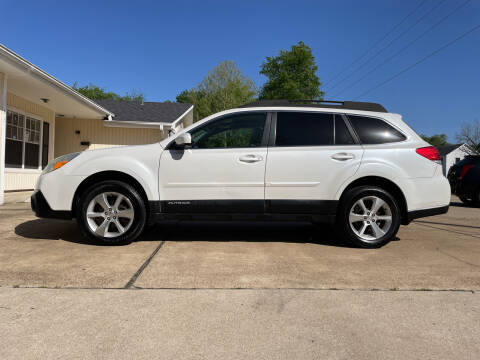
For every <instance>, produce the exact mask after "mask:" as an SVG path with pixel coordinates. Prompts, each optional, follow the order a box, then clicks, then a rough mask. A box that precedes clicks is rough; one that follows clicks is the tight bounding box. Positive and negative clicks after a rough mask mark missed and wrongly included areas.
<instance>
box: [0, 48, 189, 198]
mask: <svg viewBox="0 0 480 360" xmlns="http://www.w3.org/2000/svg"><path fill="white" fill-rule="evenodd" d="M192 123H193V105H191V104H180V103H158V102H157V103H155V102H116V101H109V100H102V101H92V100H90V99H88V98H87V97H85V96H83V95H82V94H80V93H78V92H77V91H75V90H74V89H72V88H71V87H70V86H68V85H66V84H64V83H62V82H61V81H59V80H58V79H56V78H54V77H53V76H52V75H50V74H48V73H46V72H45V71H43V70H42V69H40V68H38V67H37V66H35V65H33V64H32V63H30V62H29V61H27V60H25V59H24V58H22V57H21V56H19V55H18V54H16V53H14V52H13V51H11V50H10V49H8V48H6V47H5V46H3V45H1V44H0V204H3V201H4V191H15V190H26V189H33V187H34V185H35V182H36V180H37V178H38V177H39V175H40V173H41V171H42V168H44V167H45V166H46V164H47V163H48V162H49V161H50V160H52V159H54V158H55V157H58V156H61V155H64V154H68V153H71V152H76V151H84V150H91V149H99V148H106V147H113V146H121V145H134V144H147V143H154V142H158V141H160V140H162V139H163V138H165V137H167V136H168V135H169V133H170V132H172V131H173V132H175V131H177V130H178V129H180V128H183V127H186V126H188V125H190V124H192Z"/></svg>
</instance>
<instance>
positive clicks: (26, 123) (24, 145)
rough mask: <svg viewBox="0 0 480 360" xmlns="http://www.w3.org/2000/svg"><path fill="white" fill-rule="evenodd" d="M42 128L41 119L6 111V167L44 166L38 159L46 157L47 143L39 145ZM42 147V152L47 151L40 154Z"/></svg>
mask: <svg viewBox="0 0 480 360" xmlns="http://www.w3.org/2000/svg"><path fill="white" fill-rule="evenodd" d="M42 129H44V127H43V126H42V121H41V120H38V119H35V118H33V117H31V116H25V115H24V114H20V113H18V112H15V111H11V110H8V111H7V132H6V141H5V166H6V167H10V168H20V169H41V167H42V166H44V164H41V161H40V160H41V159H44V158H45V157H46V158H48V145H47V146H40V141H41V139H42ZM47 129H48V127H47ZM47 136H48V135H47ZM47 139H48V137H47ZM42 148H43V152H45V151H46V152H47V153H46V154H45V153H44V154H42ZM42 163H43V161H42Z"/></svg>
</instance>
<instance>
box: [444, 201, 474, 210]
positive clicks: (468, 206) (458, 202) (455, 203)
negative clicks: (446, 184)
mask: <svg viewBox="0 0 480 360" xmlns="http://www.w3.org/2000/svg"><path fill="white" fill-rule="evenodd" d="M450 206H455V207H463V208H472V209H478V206H473V205H467V204H464V203H462V202H460V201H452V202H451V203H450Z"/></svg>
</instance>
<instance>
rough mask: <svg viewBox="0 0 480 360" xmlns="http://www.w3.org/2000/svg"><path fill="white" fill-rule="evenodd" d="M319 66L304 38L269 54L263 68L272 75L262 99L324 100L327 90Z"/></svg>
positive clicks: (265, 72) (263, 70) (264, 86)
mask: <svg viewBox="0 0 480 360" xmlns="http://www.w3.org/2000/svg"><path fill="white" fill-rule="evenodd" d="M317 69H318V67H317V65H315V57H314V56H313V54H312V49H310V47H309V46H307V45H305V44H304V43H303V42H302V41H300V42H299V43H298V44H297V45H293V46H292V48H291V50H282V51H280V55H278V56H274V57H267V58H266V59H265V61H264V62H263V64H262V67H261V70H260V74H262V75H265V76H266V77H267V78H268V80H267V82H266V83H265V84H264V85H263V87H262V90H261V91H260V99H289V100H300V99H308V100H322V99H323V95H324V94H325V93H324V92H323V91H321V90H320V86H321V85H322V83H321V82H320V79H319V78H318V76H317V74H316V72H317Z"/></svg>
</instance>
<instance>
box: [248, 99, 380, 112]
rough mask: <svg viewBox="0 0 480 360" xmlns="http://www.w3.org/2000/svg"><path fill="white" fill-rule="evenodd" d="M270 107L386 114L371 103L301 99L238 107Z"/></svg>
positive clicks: (261, 101)
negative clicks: (296, 107)
mask: <svg viewBox="0 0 480 360" xmlns="http://www.w3.org/2000/svg"><path fill="white" fill-rule="evenodd" d="M271 106H279V107H280V106H284V107H294V106H302V107H316V108H332V109H348V110H361V111H373V112H387V109H385V108H384V107H383V106H382V105H380V104H377V103H371V102H360V101H336V100H316V99H312V100H310V99H301V100H283V99H279V100H259V101H254V102H251V103H248V104H245V105H242V106H240V107H241V108H249V107H271Z"/></svg>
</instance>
